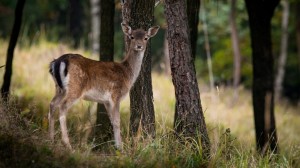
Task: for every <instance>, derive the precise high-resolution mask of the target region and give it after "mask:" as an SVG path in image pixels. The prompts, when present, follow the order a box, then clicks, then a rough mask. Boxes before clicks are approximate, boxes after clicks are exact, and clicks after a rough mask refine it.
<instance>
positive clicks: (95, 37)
mask: <svg viewBox="0 0 300 168" xmlns="http://www.w3.org/2000/svg"><path fill="white" fill-rule="evenodd" d="M90 4H91V32H92V35H91V42H92V46H91V48H92V53H93V54H97V53H99V46H100V44H99V42H100V40H99V37H100V36H99V35H100V0H90Z"/></svg>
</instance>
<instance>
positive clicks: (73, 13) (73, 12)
mask: <svg viewBox="0 0 300 168" xmlns="http://www.w3.org/2000/svg"><path fill="white" fill-rule="evenodd" d="M69 5H70V7H69V10H70V11H69V12H70V16H69V17H70V24H69V32H70V33H71V36H72V38H73V40H74V41H73V47H74V48H78V47H79V44H80V37H81V35H82V30H83V28H82V22H81V20H82V5H81V1H80V0H69Z"/></svg>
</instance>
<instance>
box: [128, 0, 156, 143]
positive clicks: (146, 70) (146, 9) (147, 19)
mask: <svg viewBox="0 0 300 168" xmlns="http://www.w3.org/2000/svg"><path fill="white" fill-rule="evenodd" d="M153 21H154V0H148V1H144V0H135V1H132V3H131V16H130V22H129V24H130V25H131V27H132V28H133V29H138V28H143V29H144V30H147V29H148V28H150V27H151V26H152V24H153ZM150 51H151V49H150V43H148V44H147V49H146V51H145V55H144V59H143V63H142V68H141V72H140V75H139V77H138V78H137V80H136V82H135V84H134V86H133V87H132V88H131V90H130V111H131V115H130V133H131V135H133V136H136V135H137V131H138V128H139V123H140V119H141V124H142V131H143V133H144V135H147V136H149V137H152V138H154V137H155V115H154V106H153V93H152V78H151V63H152V59H151V56H150Z"/></svg>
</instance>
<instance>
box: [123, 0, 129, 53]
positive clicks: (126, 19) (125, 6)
mask: <svg viewBox="0 0 300 168" xmlns="http://www.w3.org/2000/svg"><path fill="white" fill-rule="evenodd" d="M121 1H122V2H121V5H122V19H123V22H124V23H126V24H128V25H129V21H130V18H131V0H121ZM124 42H125V53H127V51H128V48H129V45H130V44H129V43H130V39H129V37H128V36H124ZM124 55H125V54H124Z"/></svg>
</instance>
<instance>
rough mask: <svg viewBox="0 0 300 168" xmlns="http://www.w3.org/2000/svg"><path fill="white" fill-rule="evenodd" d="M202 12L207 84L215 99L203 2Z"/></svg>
mask: <svg viewBox="0 0 300 168" xmlns="http://www.w3.org/2000/svg"><path fill="white" fill-rule="evenodd" d="M203 2H205V1H203ZM202 6H203V8H202V11H203V14H202V17H203V18H202V22H203V32H204V41H205V51H206V56H207V67H208V73H209V84H210V92H211V97H212V99H213V100H215V88H214V84H215V80H214V75H213V68H212V61H211V53H210V45H209V38H208V28H207V24H206V11H205V3H203V5H202Z"/></svg>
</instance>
